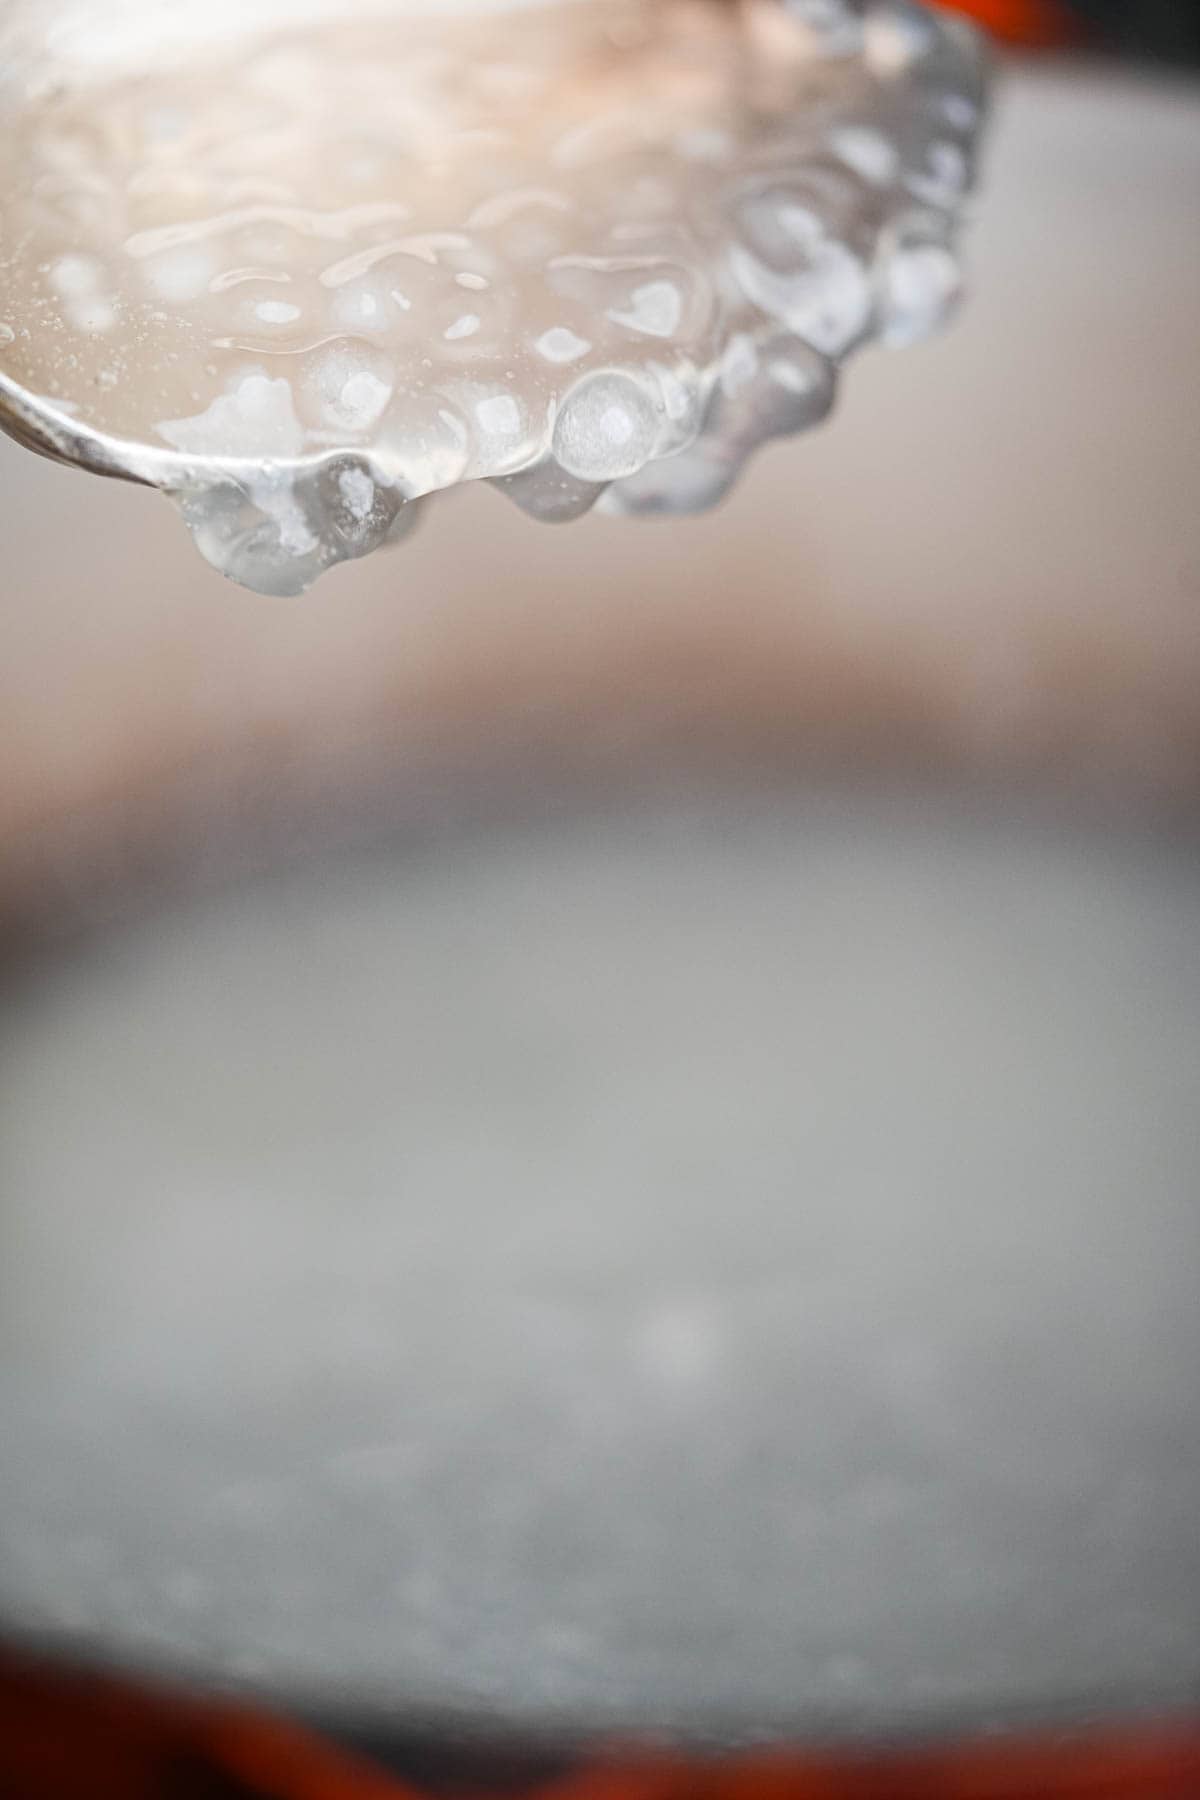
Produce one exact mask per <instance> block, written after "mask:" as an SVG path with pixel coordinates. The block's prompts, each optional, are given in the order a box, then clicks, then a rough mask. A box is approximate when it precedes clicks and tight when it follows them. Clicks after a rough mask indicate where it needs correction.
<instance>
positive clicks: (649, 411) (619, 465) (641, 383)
mask: <svg viewBox="0 0 1200 1800" xmlns="http://www.w3.org/2000/svg"><path fill="white" fill-rule="evenodd" d="M665 410H666V409H665V405H664V402H663V399H662V397H661V395H660V394H659V393H658V392H656V391H655V389H654V387H653V386H652V385H651V384H650V382H648V381H645V380H642V379H640V378H638V377H635V376H633V375H630V374H627V373H625V372H623V371H620V370H615V369H612V370H608V369H606V370H601V371H598V372H597V373H596V374H594V375H586V376H584V378H583V379H582V380H581V381H579V382H578V383H577V384H576V385H575V386H574V387H573V388H572V389H571V390H570V392H569V393H568V394H567V396H566V398H565V399H564V401H563V402H562V405H561V406H560V408H559V411H558V417H557V419H556V420H555V424H554V436H553V439H552V447H553V451H554V457H555V460H556V461H557V462H558V464H559V466H560V467H561V468H563V469H565V470H566V471H567V473H568V474H570V475H575V476H577V477H578V478H579V479H580V480H581V481H594V482H604V481H615V480H617V479H618V478H619V477H620V476H623V475H632V474H633V473H634V472H635V470H637V469H640V468H641V467H642V466H643V464H644V463H646V462H648V461H649V459H650V458H651V457H652V456H653V455H654V454H655V453H656V450H657V449H658V446H659V444H660V441H661V439H662V436H663V428H664V415H665Z"/></svg>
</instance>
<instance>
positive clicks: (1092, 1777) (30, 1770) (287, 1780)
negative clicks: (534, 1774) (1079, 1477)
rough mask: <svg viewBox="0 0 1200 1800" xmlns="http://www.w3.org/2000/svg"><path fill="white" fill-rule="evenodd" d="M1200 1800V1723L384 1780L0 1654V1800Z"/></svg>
mask: <svg viewBox="0 0 1200 1800" xmlns="http://www.w3.org/2000/svg"><path fill="white" fill-rule="evenodd" d="M489 1790H490V1791H492V1792H494V1793H499V1792H501V1791H502V1792H503V1794H504V1795H505V1796H506V1800H533V1796H535V1795H536V1796H537V1797H538V1800H1200V1718H1193V1719H1184V1720H1173V1721H1166V1722H1163V1723H1158V1724H1141V1725H1137V1726H1134V1727H1130V1728H1128V1729H1122V1728H1119V1727H1117V1728H1111V1729H1108V1728H1106V1729H1095V1730H1090V1731H1086V1732H1078V1733H1075V1732H1071V1733H1058V1734H1054V1735H1045V1736H1042V1737H1030V1738H1019V1739H1016V1738H1005V1739H1003V1740H997V1739H995V1738H990V1739H987V1740H983V1741H979V1740H975V1741H968V1742H965V1743H961V1744H957V1745H948V1746H945V1747H938V1748H936V1749H921V1750H895V1751H888V1752H883V1751H875V1752H871V1753H859V1752H851V1751H844V1752H833V1751H830V1752H825V1753H809V1752H803V1751H795V1752H792V1751H772V1752H770V1753H755V1754H753V1755H749V1756H730V1757H722V1758H703V1757H679V1756H675V1757H669V1756H661V1755H648V1754H646V1753H645V1752H631V1753H629V1754H621V1753H620V1752H618V1751H613V1752H611V1753H608V1754H605V1755H604V1756H602V1757H593V1758H591V1759H590V1760H581V1761H579V1762H577V1763H576V1764H575V1765H573V1766H572V1767H571V1768H569V1769H568V1770H567V1771H566V1772H565V1773H560V1774H557V1775H554V1776H552V1777H549V1778H547V1777H546V1776H545V1775H543V1776H541V1777H539V1778H538V1779H537V1780H535V1781H532V1782H530V1783H527V1784H526V1785H525V1786H523V1787H520V1786H517V1787H515V1786H514V1784H513V1781H512V1779H511V1775H510V1774H509V1775H506V1776H505V1777H504V1779H503V1782H502V1785H501V1784H499V1783H498V1784H497V1786H496V1787H494V1788H493V1787H492V1784H490V1783H489V1782H488V1781H487V1779H486V1776H485V1777H484V1778H482V1779H481V1778H479V1777H478V1776H476V1777H475V1778H473V1779H472V1780H471V1781H470V1782H468V1783H464V1782H462V1781H458V1782H455V1781H453V1780H444V1779H438V1780H437V1781H436V1783H434V1784H432V1785H431V1787H430V1788H428V1789H427V1788H425V1787H424V1786H423V1785H421V1784H419V1783H417V1782H412V1781H405V1780H403V1779H401V1778H399V1777H397V1776H394V1775H391V1774H388V1773H385V1772H384V1771H382V1770H380V1769H378V1768H376V1767H375V1766H374V1765H373V1764H371V1763H369V1762H367V1761H363V1760H361V1759H359V1758H356V1757H354V1756H352V1755H348V1754H347V1753H345V1752H344V1751H342V1750H340V1749H338V1748H336V1747H334V1746H333V1745H331V1744H329V1743H327V1742H325V1741H324V1740H323V1739H322V1738H320V1737H318V1736H316V1735H315V1734H313V1733H310V1732H309V1731H307V1730H305V1729H304V1728H302V1727H300V1726H296V1725H292V1724H290V1723H287V1722H286V1721H283V1720H281V1719H278V1718H274V1717H272V1716H270V1715H266V1714H258V1713H255V1712H252V1711H250V1710H248V1709H245V1708H242V1707H236V1706H225V1705H217V1704H213V1703H210V1702H203V1701H197V1700H194V1699H190V1698H187V1697H185V1696H181V1695H177V1694H172V1693H170V1692H166V1691H160V1690H153V1689H149V1688H143V1687H141V1686H138V1685H135V1684H133V1683H129V1682H124V1681H114V1680H111V1679H108V1678H105V1677H99V1676H96V1675H91V1674H79V1673H73V1672H69V1671H64V1670H62V1669H59V1668H57V1667H52V1666H50V1665H47V1664H42V1663H38V1662H32V1661H25V1660H21V1659H19V1658H17V1657H14V1656H12V1655H7V1654H4V1655H0V1795H2V1796H3V1800H83V1797H84V1796H86V1800H429V1795H430V1793H436V1794H437V1795H439V1796H442V1797H443V1800H444V1797H445V1796H447V1795H455V1796H458V1797H460V1800H467V1796H472V1797H473V1800H482V1796H483V1795H485V1794H486V1793H487V1792H488V1791H489Z"/></svg>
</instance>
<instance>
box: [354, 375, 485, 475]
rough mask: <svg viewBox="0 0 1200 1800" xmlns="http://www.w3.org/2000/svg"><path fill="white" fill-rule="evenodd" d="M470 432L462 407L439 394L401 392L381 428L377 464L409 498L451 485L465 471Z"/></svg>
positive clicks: (375, 448) (373, 450)
mask: <svg viewBox="0 0 1200 1800" xmlns="http://www.w3.org/2000/svg"><path fill="white" fill-rule="evenodd" d="M470 452H471V428H470V425H469V423H468V420H467V418H466V416H465V414H464V412H463V410H462V408H461V407H460V406H459V405H457V404H456V402H455V401H454V399H452V398H451V397H450V396H448V395H446V394H443V393H441V392H437V391H425V392H420V393H417V392H413V391H411V390H405V389H403V388H400V389H398V391H397V393H396V395H395V397H394V398H393V400H392V403H391V406H390V407H389V408H388V411H387V412H386V413H385V415H384V417H383V419H382V420H381V421H380V424H379V425H378V426H377V428H376V431H375V436H374V439H373V442H372V447H371V453H372V458H373V460H374V461H375V462H376V463H377V464H378V465H379V467H380V468H381V469H382V470H383V471H384V472H385V473H386V475H387V476H388V477H389V478H390V480H391V482H392V485H393V486H394V487H395V488H396V489H397V491H399V492H402V493H405V494H407V495H410V496H412V495H418V494H429V493H434V492H435V491H436V490H437V489H439V488H446V487H452V486H453V485H454V484H455V482H458V481H461V480H462V479H463V477H464V476H465V474H466V472H467V466H468V460H469V457H470Z"/></svg>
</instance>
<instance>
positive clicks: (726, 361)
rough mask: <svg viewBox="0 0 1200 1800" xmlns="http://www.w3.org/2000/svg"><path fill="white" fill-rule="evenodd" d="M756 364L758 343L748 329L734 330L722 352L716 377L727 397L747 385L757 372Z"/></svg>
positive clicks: (757, 360) (757, 362) (730, 396)
mask: <svg viewBox="0 0 1200 1800" xmlns="http://www.w3.org/2000/svg"><path fill="white" fill-rule="evenodd" d="M758 365H759V354H758V345H757V344H756V343H755V340H754V337H753V335H752V334H751V333H750V332H748V331H737V332H735V333H734V335H733V336H732V337H731V338H730V340H729V342H728V344H727V345H726V346H725V349H724V352H723V353H722V356H721V362H720V367H719V370H718V377H717V378H718V382H719V385H720V389H721V392H722V393H723V394H724V395H725V396H726V398H727V399H732V398H733V397H734V396H735V395H736V394H739V393H740V392H741V391H742V389H743V388H745V387H748V386H749V384H750V383H751V382H752V381H753V379H754V377H755V375H756V374H757V372H758Z"/></svg>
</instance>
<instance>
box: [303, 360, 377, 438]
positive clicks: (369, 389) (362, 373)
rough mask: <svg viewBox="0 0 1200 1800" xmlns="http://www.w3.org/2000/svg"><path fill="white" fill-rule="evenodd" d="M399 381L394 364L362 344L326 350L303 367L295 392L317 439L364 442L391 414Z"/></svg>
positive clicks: (306, 362)
mask: <svg viewBox="0 0 1200 1800" xmlns="http://www.w3.org/2000/svg"><path fill="white" fill-rule="evenodd" d="M395 379H396V369H395V363H394V362H393V360H392V358H391V357H389V356H388V355H386V354H385V352H383V351H382V350H380V349H378V348H376V347H375V346H374V345H372V344H369V343H367V342H366V341H365V340H363V339H355V338H341V339H337V340H335V341H334V342H333V343H328V344H323V345H321V346H320V348H319V349H316V350H313V351H310V352H309V354H308V355H307V356H306V357H304V359H303V361H302V363H301V368H300V376H299V380H298V383H297V388H298V395H299V404H300V406H301V409H302V412H303V417H304V420H305V423H306V424H307V425H308V426H309V427H310V428H311V429H312V430H313V432H314V433H315V434H318V435H319V434H322V433H328V432H333V433H344V434H345V435H347V436H348V437H363V436H365V435H366V434H367V433H368V432H370V431H372V430H373V429H374V427H375V426H376V425H377V424H378V423H379V421H380V419H381V418H382V417H383V415H384V413H385V411H386V410H387V407H388V403H389V401H390V400H391V398H392V394H393V392H394V389H395Z"/></svg>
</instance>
